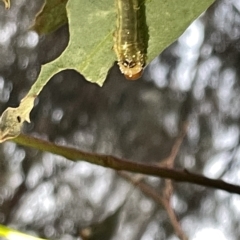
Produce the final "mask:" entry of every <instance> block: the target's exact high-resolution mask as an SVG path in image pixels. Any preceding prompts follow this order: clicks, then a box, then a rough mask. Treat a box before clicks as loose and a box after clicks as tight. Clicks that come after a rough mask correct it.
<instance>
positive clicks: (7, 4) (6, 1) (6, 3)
mask: <svg viewBox="0 0 240 240" xmlns="http://www.w3.org/2000/svg"><path fill="white" fill-rule="evenodd" d="M2 1H3V2H4V4H5V8H6V9H9V8H10V0H2Z"/></svg>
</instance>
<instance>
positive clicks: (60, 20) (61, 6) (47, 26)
mask: <svg viewBox="0 0 240 240" xmlns="http://www.w3.org/2000/svg"><path fill="white" fill-rule="evenodd" d="M67 2H68V0H46V1H45V4H44V5H43V7H42V9H41V10H40V11H39V13H38V14H37V16H36V19H35V21H34V24H33V26H32V30H34V31H36V32H37V33H38V34H47V33H51V32H53V31H55V30H57V29H58V28H59V27H61V26H62V25H64V24H66V23H67V22H68V19H67V12H66V4H67Z"/></svg>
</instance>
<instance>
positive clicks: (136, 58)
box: [114, 0, 146, 80]
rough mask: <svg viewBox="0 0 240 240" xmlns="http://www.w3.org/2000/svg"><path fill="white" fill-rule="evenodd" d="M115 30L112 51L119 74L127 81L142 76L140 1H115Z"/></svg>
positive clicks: (142, 42) (142, 41)
mask: <svg viewBox="0 0 240 240" xmlns="http://www.w3.org/2000/svg"><path fill="white" fill-rule="evenodd" d="M116 4H117V30H116V31H115V34H114V42H115V43H114V50H115V52H116V55H117V58H118V65H119V68H120V70H121V72H122V73H123V74H124V75H125V77H126V78H127V79H130V80H135V79H138V78H139V77H140V76H141V75H142V71H143V67H144V65H145V61H146V50H145V46H144V36H143V35H144V32H143V26H141V21H140V13H141V11H140V8H141V6H140V0H116Z"/></svg>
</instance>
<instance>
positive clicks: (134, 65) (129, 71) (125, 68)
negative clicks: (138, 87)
mask: <svg viewBox="0 0 240 240" xmlns="http://www.w3.org/2000/svg"><path fill="white" fill-rule="evenodd" d="M118 65H119V68H120V70H121V72H122V73H123V74H124V76H125V77H126V79H128V80H137V79H138V78H140V77H141V76H142V72H143V64H141V62H135V61H128V60H124V61H119V62H118Z"/></svg>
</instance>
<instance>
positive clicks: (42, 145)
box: [12, 134, 240, 194]
mask: <svg viewBox="0 0 240 240" xmlns="http://www.w3.org/2000/svg"><path fill="white" fill-rule="evenodd" d="M12 141H14V142H16V143H18V144H21V145H23V146H27V147H32V148H35V149H38V150H42V151H46V152H51V153H53V154H57V155H60V156H63V157H65V158H67V159H69V160H72V161H86V162H89V163H92V164H96V165H100V166H103V167H108V168H112V169H115V170H125V171H130V172H135V173H142V174H146V175H151V176H157V177H161V178H168V179H172V180H175V181H177V182H188V183H194V184H198V185H201V186H205V187H211V188H215V189H221V190H224V191H227V192H230V193H236V194H240V187H239V186H237V185H233V184H230V183H226V182H224V181H222V180H214V179H211V178H207V177H204V176H202V175H200V174H194V173H191V172H189V171H187V170H185V169H184V170H176V169H169V168H163V167H158V166H156V165H154V164H144V163H140V162H132V161H129V160H125V159H121V158H118V157H114V156H111V155H102V154H97V153H89V152H84V151H80V150H78V149H75V148H71V147H65V146H59V145H56V144H53V143H50V142H48V141H44V140H41V139H37V138H34V137H31V136H27V135H23V134H20V135H19V136H18V137H17V138H15V139H13V140H12Z"/></svg>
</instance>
